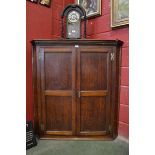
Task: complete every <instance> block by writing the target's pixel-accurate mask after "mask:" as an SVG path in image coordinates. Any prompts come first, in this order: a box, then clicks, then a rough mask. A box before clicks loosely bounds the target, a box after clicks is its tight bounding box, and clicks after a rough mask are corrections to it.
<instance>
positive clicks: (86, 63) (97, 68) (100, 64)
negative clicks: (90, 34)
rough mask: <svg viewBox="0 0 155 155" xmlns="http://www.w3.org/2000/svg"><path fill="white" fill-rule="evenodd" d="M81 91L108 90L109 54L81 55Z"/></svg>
mask: <svg viewBox="0 0 155 155" xmlns="http://www.w3.org/2000/svg"><path fill="white" fill-rule="evenodd" d="M80 67H81V90H104V89H107V54H106V53H81V66H80Z"/></svg>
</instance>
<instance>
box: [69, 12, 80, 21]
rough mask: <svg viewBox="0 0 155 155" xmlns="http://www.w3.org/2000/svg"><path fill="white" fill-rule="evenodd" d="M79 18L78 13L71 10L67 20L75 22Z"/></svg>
mask: <svg viewBox="0 0 155 155" xmlns="http://www.w3.org/2000/svg"><path fill="white" fill-rule="evenodd" d="M79 19H80V15H79V13H78V12H76V11H72V12H70V13H69V14H68V22H70V23H75V22H77V21H78V20H79Z"/></svg>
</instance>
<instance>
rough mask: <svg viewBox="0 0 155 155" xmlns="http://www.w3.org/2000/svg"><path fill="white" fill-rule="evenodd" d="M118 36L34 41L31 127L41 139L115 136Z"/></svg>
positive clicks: (116, 126) (85, 138)
mask: <svg viewBox="0 0 155 155" xmlns="http://www.w3.org/2000/svg"><path fill="white" fill-rule="evenodd" d="M122 44H123V42H122V41H120V40H86V39H85V40H81V39H80V40H33V41H32V46H33V54H32V60H33V61H32V63H33V105H34V128H35V132H36V134H38V135H39V137H40V138H41V139H72V140H79V139H80V140H112V139H114V138H116V137H117V133H118V117H119V96H120V92H119V88H120V62H121V47H122Z"/></svg>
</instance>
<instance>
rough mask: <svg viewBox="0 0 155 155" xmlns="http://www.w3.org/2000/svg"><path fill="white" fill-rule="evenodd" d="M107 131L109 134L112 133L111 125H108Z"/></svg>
mask: <svg viewBox="0 0 155 155" xmlns="http://www.w3.org/2000/svg"><path fill="white" fill-rule="evenodd" d="M109 133H110V134H111V133H112V127H111V125H109Z"/></svg>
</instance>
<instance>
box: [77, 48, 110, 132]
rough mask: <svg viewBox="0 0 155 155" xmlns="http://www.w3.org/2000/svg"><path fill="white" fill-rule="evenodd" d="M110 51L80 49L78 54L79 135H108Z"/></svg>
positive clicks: (103, 49)
mask: <svg viewBox="0 0 155 155" xmlns="http://www.w3.org/2000/svg"><path fill="white" fill-rule="evenodd" d="M110 52H111V49H108V50H107V48H106V49H105V48H104V47H93V46H92V47H91V46H90V47H87V48H86V47H81V48H80V49H79V50H78V83H77V89H78V92H79V93H78V94H79V98H78V100H77V101H78V106H77V107H78V109H77V111H78V114H79V115H78V117H77V122H78V129H77V133H78V134H79V135H105V134H108V125H109V120H110V117H109V116H110V114H109V113H110V80H111V75H110V74H111V68H110V66H111V63H110V61H109V59H110V58H109V53H110Z"/></svg>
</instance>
